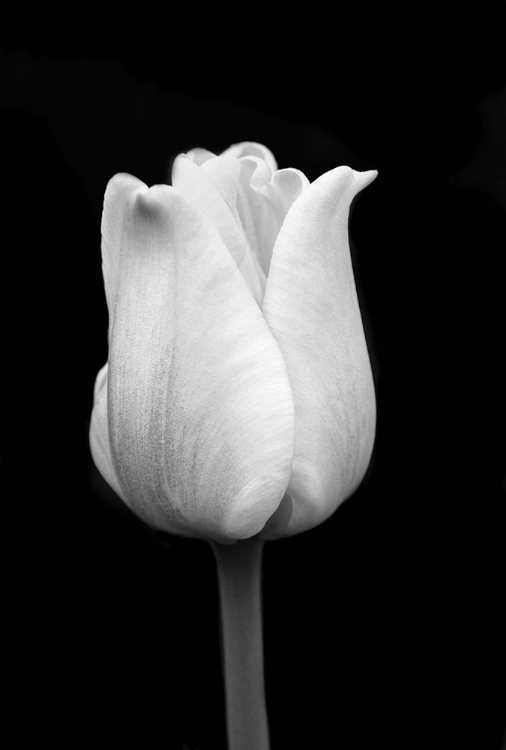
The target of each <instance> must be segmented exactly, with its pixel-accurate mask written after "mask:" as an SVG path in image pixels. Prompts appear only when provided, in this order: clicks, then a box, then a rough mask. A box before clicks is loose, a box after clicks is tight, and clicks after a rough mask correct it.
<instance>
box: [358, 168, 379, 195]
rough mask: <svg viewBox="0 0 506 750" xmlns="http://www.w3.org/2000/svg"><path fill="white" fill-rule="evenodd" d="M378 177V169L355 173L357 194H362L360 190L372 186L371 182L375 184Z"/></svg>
mask: <svg viewBox="0 0 506 750" xmlns="http://www.w3.org/2000/svg"><path fill="white" fill-rule="evenodd" d="M377 176H378V170H377V169H369V170H367V171H366V172H354V178H355V179H354V190H355V193H358V192H360V190H363V189H364V188H365V187H367V186H368V185H370V184H371V182H374V180H375V179H376V177H377Z"/></svg>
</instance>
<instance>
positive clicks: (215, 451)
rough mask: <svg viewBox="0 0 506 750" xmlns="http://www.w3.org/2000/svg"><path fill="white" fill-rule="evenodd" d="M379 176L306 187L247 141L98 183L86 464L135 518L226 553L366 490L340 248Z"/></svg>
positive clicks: (360, 349)
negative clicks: (98, 284) (103, 329)
mask: <svg viewBox="0 0 506 750" xmlns="http://www.w3.org/2000/svg"><path fill="white" fill-rule="evenodd" d="M375 176H376V172H374V171H369V172H355V171H354V170H353V169H350V168H349V167H337V168H336V169H333V170H331V171H329V172H327V173H326V174H324V175H322V176H321V177H319V178H318V179H316V180H315V181H314V182H313V183H311V184H310V183H309V181H308V180H307V178H306V177H305V176H304V175H303V174H302V173H301V172H300V171H298V170H296V169H280V170H278V169H277V165H276V162H275V159H274V157H273V155H272V154H271V152H270V151H269V150H268V149H267V148H265V147H264V146H261V145H260V144H257V143H241V144H238V145H234V146H231V147H230V148H229V149H227V150H226V151H225V152H224V153H222V154H221V155H219V156H216V155H214V154H211V153H210V152H208V151H204V150H203V149H194V150H193V151H191V152H189V153H188V154H184V155H180V156H178V157H177V158H176V160H175V163H174V169H173V176H172V186H168V185H155V186H154V187H151V188H148V187H147V186H146V185H145V184H144V183H143V182H141V181H139V180H138V179H136V178H135V177H132V176H130V175H127V174H118V175H116V176H115V177H113V179H112V180H111V181H110V182H109V184H108V186H107V190H106V193H105V199H104V211H103V219H102V258H103V274H104V282H105V292H106V297H107V304H108V309H109V361H108V364H106V365H105V366H104V367H103V368H102V370H101V371H100V372H99V374H98V377H97V381H96V386H95V402H94V408H93V414H92V421H91V429H90V440H91V449H92V454H93V458H94V461H95V463H96V465H97V467H98V468H99V470H100V472H101V473H102V475H103V476H104V478H105V479H106V480H107V482H108V483H109V484H110V485H111V486H112V487H113V489H114V490H115V491H116V492H117V494H118V495H119V496H120V497H121V498H122V499H123V501H124V502H125V503H126V504H127V505H128V506H129V507H130V508H131V509H132V510H133V511H134V512H135V513H136V514H137V515H138V516H140V517H141V518H142V519H143V520H144V521H145V522H146V523H148V524H150V525H151V526H153V527H155V528H157V529H160V530H163V531H167V532H170V533H173V534H180V535H184V536H196V537H201V538H203V539H208V540H210V541H214V542H221V543H232V542H234V541H236V540H240V539H247V538H250V537H253V536H255V535H259V536H260V537H261V538H263V539H275V538H277V537H281V536H287V535H291V534H296V533H299V532H302V531H305V530H306V529H310V528H312V527H314V526H316V525H318V524H320V523H321V522H323V521H324V520H325V519H326V518H328V517H329V516H330V515H331V514H332V513H333V512H334V511H335V510H336V508H337V507H338V505H339V504H340V503H341V502H342V501H343V500H345V499H346V498H347V497H348V496H349V495H350V494H351V493H352V492H353V491H354V490H355V489H356V487H357V486H358V484H359V483H360V482H361V480H362V478H363V476H364V474H365V471H366V469H367V466H368V463H369V460H370V457H371V453H372V448H373V442H374V434H375V415H376V412H375V396H374V385H373V379H372V374H371V367H370V363H369V357H368V353H367V346H366V340H365V336H364V331H363V326H362V320H361V315H360V310H359V305H358V300H357V294H356V289H355V282H354V277H353V270H352V264H351V258H350V250H349V243H348V216H349V209H350V204H351V202H352V200H353V198H354V196H355V195H356V194H357V193H358V192H359V191H360V190H361V189H362V188H363V187H365V186H366V185H368V184H369V183H370V182H371V181H372V180H373V179H374V178H375Z"/></svg>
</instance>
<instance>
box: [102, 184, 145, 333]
mask: <svg viewBox="0 0 506 750" xmlns="http://www.w3.org/2000/svg"><path fill="white" fill-rule="evenodd" d="M142 185H144V183H143V182H141V181H140V180H138V179H137V177H132V175H130V174H124V173H120V174H117V175H116V176H115V177H114V179H112V180H109V182H108V184H107V188H106V191H105V195H104V210H103V212H102V273H103V276H104V286H105V296H106V300H107V308H108V310H109V330H110V329H111V325H112V320H113V317H114V308H115V304H116V292H117V286H118V274H119V255H120V248H121V234H122V231H123V217H124V213H125V206H126V204H127V203H128V201H129V199H130V196H131V195H133V194H134V193H135V192H136V191H137V190H138V189H139V188H140V187H141V186H142Z"/></svg>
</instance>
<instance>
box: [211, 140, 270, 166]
mask: <svg viewBox="0 0 506 750" xmlns="http://www.w3.org/2000/svg"><path fill="white" fill-rule="evenodd" d="M223 153H224V154H231V155H232V156H235V157H236V158H237V159H238V158H239V157H241V156H259V157H260V158H261V159H263V160H264V161H265V162H266V163H267V164H268V166H269V167H270V169H271V172H275V171H276V169H277V168H278V165H277V162H276V159H275V158H274V154H273V153H272V151H271V150H270V149H268V148H267V146H264V145H263V144H262V143H257V142H256V141H242V142H241V143H233V144H232V145H231V146H229V147H228V148H227V149H225V151H223Z"/></svg>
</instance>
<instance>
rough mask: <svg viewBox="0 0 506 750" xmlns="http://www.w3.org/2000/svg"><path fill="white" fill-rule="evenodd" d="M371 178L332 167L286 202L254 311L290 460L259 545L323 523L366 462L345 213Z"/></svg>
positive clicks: (363, 368)
mask: <svg viewBox="0 0 506 750" xmlns="http://www.w3.org/2000/svg"><path fill="white" fill-rule="evenodd" d="M376 174H377V173H376V172H373V171H371V172H362V173H359V172H354V171H353V170H352V169H350V168H349V167H338V168H337V169H334V170H332V171H330V172H327V173H326V174H324V175H322V176H321V177H320V178H319V179H317V180H316V181H315V182H313V183H312V184H311V185H310V186H309V187H308V188H307V189H306V190H305V191H304V192H303V193H302V194H301V195H300V197H299V198H298V199H297V200H296V201H295V202H294V203H293V205H292V207H291V209H290V210H289V212H288V214H287V216H286V218H285V221H284V223H283V226H282V228H281V230H280V233H279V235H278V238H277V240H276V244H275V246H274V250H273V255H272V261H271V267H270V272H269V277H268V280H267V287H266V291H265V297H264V305H263V312H264V316H265V319H266V320H267V323H268V324H269V327H270V329H271V331H272V333H273V334H274V336H275V338H276V340H277V342H278V343H279V345H280V347H281V351H282V352H283V356H284V358H285V362H286V365H287V369H288V375H289V378H290V384H291V386H292V392H293V398H294V403H295V452H294V462H293V470H292V475H291V478H290V483H289V486H288V489H287V497H286V498H285V499H284V500H283V504H282V505H281V506H280V508H279V510H278V512H277V514H276V517H275V518H273V519H272V521H271V523H269V524H268V525H267V527H266V529H265V531H264V533H263V534H262V536H265V537H266V538H276V537H277V536H285V535H289V534H296V533H298V532H301V531H304V530H306V529H309V528H311V527H313V526H316V525H317V524H319V523H321V522H322V521H324V520H325V519H326V518H327V517H328V516H330V515H331V514H332V513H333V512H334V510H335V509H336V508H337V506H338V505H339V504H340V503H341V502H342V501H343V500H345V499H346V498H347V497H348V496H349V495H350V494H351V493H352V492H353V490H354V489H355V488H356V487H357V485H358V484H359V482H360V481H361V479H362V477H363V475H364V473H365V471H366V469H367V466H368V463H369V459H370V456H371V453H372V447H373V441H374V432H375V414H376V413H375V397H374V384H373V379H372V373H371V367H370V363H369V357H368V353H367V346H366V340H365V336H364V331H363V327H362V320H361V316H360V309H359V305H358V300H357V294H356V289H355V282H354V277H353V269H352V265H351V257H350V250H349V244H348V215H349V208H350V204H351V201H352V199H353V197H354V196H355V195H356V194H357V193H358V192H359V191H360V190H361V189H362V188H363V187H365V186H366V185H368V184H369V183H370V182H371V181H372V180H373V179H374V178H375V176H376ZM290 503H291V507H290ZM283 506H284V507H283Z"/></svg>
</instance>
